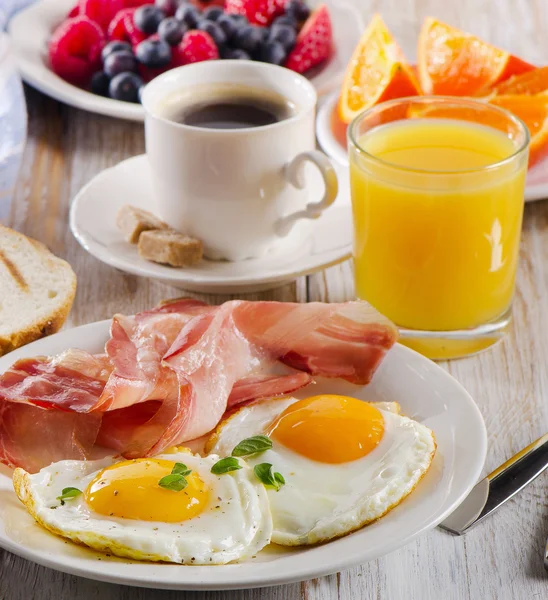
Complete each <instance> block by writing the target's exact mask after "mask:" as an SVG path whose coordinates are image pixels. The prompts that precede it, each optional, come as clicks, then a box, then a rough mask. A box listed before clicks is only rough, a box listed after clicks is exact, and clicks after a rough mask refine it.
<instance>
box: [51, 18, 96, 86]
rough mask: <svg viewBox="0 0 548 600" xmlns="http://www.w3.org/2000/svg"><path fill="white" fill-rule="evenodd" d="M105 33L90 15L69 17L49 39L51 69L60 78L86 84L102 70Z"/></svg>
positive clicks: (77, 83) (82, 84) (76, 83)
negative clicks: (89, 17) (94, 74)
mask: <svg viewBox="0 0 548 600" xmlns="http://www.w3.org/2000/svg"><path fill="white" fill-rule="evenodd" d="M105 41H106V40H105V34H104V33H103V30H102V29H101V27H99V25H98V24H97V23H95V21H92V20H91V19H88V18H87V17H74V18H72V19H67V20H66V21H64V22H63V23H61V25H60V26H59V27H58V28H57V29H56V30H55V31H54V33H53V35H52V36H51V40H50V42H49V59H50V63H51V68H52V69H53V71H54V72H55V73H57V75H59V77H62V78H63V79H65V80H66V81H68V82H70V83H73V84H75V85H81V86H86V85H87V84H88V83H89V81H90V79H91V76H92V75H93V73H95V72H96V71H98V70H100V69H101V50H102V49H103V46H104V45H105Z"/></svg>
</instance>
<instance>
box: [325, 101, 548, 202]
mask: <svg viewBox="0 0 548 600" xmlns="http://www.w3.org/2000/svg"><path fill="white" fill-rule="evenodd" d="M338 96H339V95H338V92H333V93H331V94H330V95H329V96H327V97H326V98H325V99H324V101H323V102H322V103H321V106H320V109H319V111H318V116H317V119H316V136H317V138H318V142H319V144H320V146H321V148H322V150H323V151H324V152H325V153H326V154H327V155H328V156H329V157H330V158H332V159H333V160H334V161H336V162H337V163H338V164H339V165H341V166H344V167H345V168H348V154H347V150H346V127H345V125H344V124H343V123H342V122H341V121H340V119H339V118H338V116H337V113H336V107H337V101H338ZM545 198H548V158H546V159H544V160H543V161H542V162H540V163H538V164H536V165H535V166H534V167H533V168H532V169H531V170H530V171H529V172H528V174H527V184H526V187H525V201H526V202H533V201H535V200H543V199H545Z"/></svg>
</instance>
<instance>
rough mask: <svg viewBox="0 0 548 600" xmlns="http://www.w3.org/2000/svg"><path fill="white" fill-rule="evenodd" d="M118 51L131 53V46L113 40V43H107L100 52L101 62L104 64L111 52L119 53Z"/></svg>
mask: <svg viewBox="0 0 548 600" xmlns="http://www.w3.org/2000/svg"><path fill="white" fill-rule="evenodd" d="M120 50H127V51H128V52H132V49H131V44H129V43H128V42H119V41H118V40H115V41H114V42H109V43H108V44H107V45H106V46H105V47H104V48H103V51H102V52H101V59H102V61H103V62H105V60H106V58H107V56H108V55H109V54H110V53H111V52H119V51H120Z"/></svg>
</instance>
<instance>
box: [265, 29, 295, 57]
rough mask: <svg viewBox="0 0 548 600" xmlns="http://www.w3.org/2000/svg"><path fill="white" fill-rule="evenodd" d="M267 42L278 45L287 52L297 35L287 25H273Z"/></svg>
mask: <svg viewBox="0 0 548 600" xmlns="http://www.w3.org/2000/svg"><path fill="white" fill-rule="evenodd" d="M267 40H268V41H269V42H278V43H280V44H281V45H282V46H283V47H284V48H285V49H286V51H287V52H289V51H290V50H291V49H292V48H293V46H294V45H295V41H296V40H297V33H296V32H295V30H294V29H293V27H290V26H289V25H274V26H273V27H272V28H271V29H270V33H269V34H268V38H267Z"/></svg>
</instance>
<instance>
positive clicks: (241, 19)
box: [229, 14, 249, 26]
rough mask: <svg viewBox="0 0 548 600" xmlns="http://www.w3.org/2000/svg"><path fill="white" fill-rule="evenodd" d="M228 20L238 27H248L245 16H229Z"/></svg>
mask: <svg viewBox="0 0 548 600" xmlns="http://www.w3.org/2000/svg"><path fill="white" fill-rule="evenodd" d="M229 16H230V18H231V19H232V20H233V21H235V22H236V24H237V25H238V26H242V25H249V21H248V20H247V17H246V16H245V15H232V14H231V15H229Z"/></svg>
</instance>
